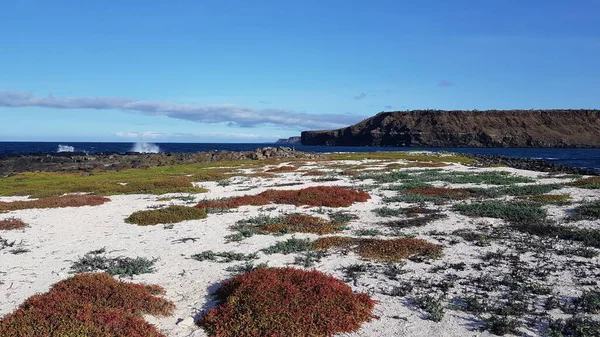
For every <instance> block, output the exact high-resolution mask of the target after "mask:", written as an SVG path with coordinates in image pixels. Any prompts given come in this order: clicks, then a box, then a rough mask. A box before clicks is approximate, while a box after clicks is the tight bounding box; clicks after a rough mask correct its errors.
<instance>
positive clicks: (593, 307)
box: [575, 289, 600, 314]
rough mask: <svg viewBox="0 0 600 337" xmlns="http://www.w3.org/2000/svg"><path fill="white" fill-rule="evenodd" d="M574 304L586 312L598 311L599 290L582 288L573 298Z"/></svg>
mask: <svg viewBox="0 0 600 337" xmlns="http://www.w3.org/2000/svg"><path fill="white" fill-rule="evenodd" d="M575 305H576V306H577V307H578V308H580V309H581V310H582V311H583V312H585V313H586V314H598V313H600V290H598V289H594V290H584V291H583V293H582V294H581V296H579V297H578V298H577V299H576V300H575Z"/></svg>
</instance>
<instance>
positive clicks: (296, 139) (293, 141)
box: [275, 136, 300, 144]
mask: <svg viewBox="0 0 600 337" xmlns="http://www.w3.org/2000/svg"><path fill="white" fill-rule="evenodd" d="M275 144H300V137H298V136H294V137H290V138H281V139H278V140H277V141H276V142H275Z"/></svg>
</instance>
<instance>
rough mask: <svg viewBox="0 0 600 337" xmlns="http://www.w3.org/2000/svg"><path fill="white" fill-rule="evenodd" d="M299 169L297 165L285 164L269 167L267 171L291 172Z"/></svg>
mask: <svg viewBox="0 0 600 337" xmlns="http://www.w3.org/2000/svg"><path fill="white" fill-rule="evenodd" d="M297 169H298V168H297V167H296V166H288V165H284V166H278V167H274V168H272V169H268V170H267V171H266V172H267V173H276V172H290V171H296V170H297Z"/></svg>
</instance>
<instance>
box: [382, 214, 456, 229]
mask: <svg viewBox="0 0 600 337" xmlns="http://www.w3.org/2000/svg"><path fill="white" fill-rule="evenodd" d="M445 217H446V215H445V214H441V213H432V214H427V215H425V216H422V217H417V218H411V219H402V220H394V221H387V222H382V223H379V225H382V226H385V227H389V228H393V229H402V228H410V227H423V226H426V225H428V224H429V223H431V222H433V221H436V220H439V219H443V218H445Z"/></svg>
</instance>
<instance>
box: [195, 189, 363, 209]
mask: <svg viewBox="0 0 600 337" xmlns="http://www.w3.org/2000/svg"><path fill="white" fill-rule="evenodd" d="M370 198H371V197H370V196H369V194H368V193H366V192H360V191H355V190H352V189H348V188H343V187H335V186H315V187H307V188H303V189H300V190H266V191H264V192H262V193H260V194H257V195H252V196H248V195H246V196H241V197H235V198H231V199H227V200H223V201H205V202H200V203H199V204H198V205H196V207H198V208H236V207H239V206H243V205H253V206H262V205H267V204H269V203H275V204H291V205H296V206H302V205H308V206H325V207H348V206H351V205H352V204H353V203H355V202H364V201H367V200H369V199H370Z"/></svg>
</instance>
